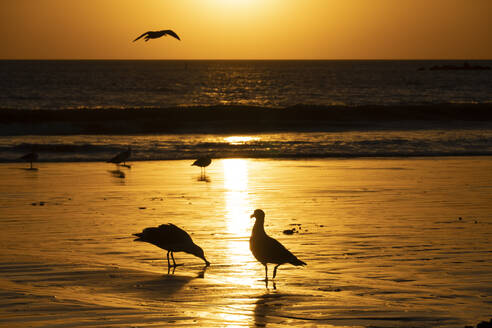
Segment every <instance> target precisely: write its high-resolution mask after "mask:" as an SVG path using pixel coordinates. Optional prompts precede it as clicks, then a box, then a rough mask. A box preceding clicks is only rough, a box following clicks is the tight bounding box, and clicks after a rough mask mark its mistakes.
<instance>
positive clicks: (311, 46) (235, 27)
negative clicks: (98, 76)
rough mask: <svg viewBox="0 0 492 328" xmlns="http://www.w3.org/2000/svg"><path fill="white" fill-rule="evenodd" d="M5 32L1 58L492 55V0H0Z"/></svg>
mask: <svg viewBox="0 0 492 328" xmlns="http://www.w3.org/2000/svg"><path fill="white" fill-rule="evenodd" d="M168 28H170V29H173V30H174V31H176V33H178V34H179V35H180V37H181V39H182V41H181V42H180V41H178V40H175V39H173V38H170V37H166V38H161V39H157V40H151V41H149V42H144V41H143V40H140V41H138V42H135V43H133V42H132V40H133V39H134V38H135V37H137V36H138V35H139V34H141V33H143V32H145V31H148V30H160V29H168ZM0 31H1V35H2V45H1V47H0V59H492V33H491V31H492V0H172V1H170V0H140V1H135V0H0Z"/></svg>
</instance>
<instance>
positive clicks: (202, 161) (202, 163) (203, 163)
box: [191, 156, 212, 177]
mask: <svg viewBox="0 0 492 328" xmlns="http://www.w3.org/2000/svg"><path fill="white" fill-rule="evenodd" d="M210 163H212V159H211V158H210V157H206V156H205V157H199V158H198V159H197V160H196V161H194V162H193V164H191V166H199V167H200V168H201V175H202V177H203V176H204V175H205V168H206V167H207V166H209V165H210Z"/></svg>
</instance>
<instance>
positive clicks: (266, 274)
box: [263, 263, 268, 281]
mask: <svg viewBox="0 0 492 328" xmlns="http://www.w3.org/2000/svg"><path fill="white" fill-rule="evenodd" d="M263 265H264V266H265V281H268V265H267V264H266V263H265V264H263Z"/></svg>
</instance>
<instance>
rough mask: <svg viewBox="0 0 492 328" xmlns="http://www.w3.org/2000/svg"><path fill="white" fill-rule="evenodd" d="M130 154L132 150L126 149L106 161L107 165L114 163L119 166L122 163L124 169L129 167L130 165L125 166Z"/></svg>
mask: <svg viewBox="0 0 492 328" xmlns="http://www.w3.org/2000/svg"><path fill="white" fill-rule="evenodd" d="M131 154H132V148H131V147H128V149H127V150H125V151H122V152H121V153H119V154H118V155H116V156H114V157H113V158H111V159H110V160H108V161H107V163H115V164H116V165H120V163H122V162H123V166H125V167H128V168H129V167H130V165H126V161H127V160H128V159H129V158H130V155H131Z"/></svg>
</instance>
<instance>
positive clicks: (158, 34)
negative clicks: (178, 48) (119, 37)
mask: <svg viewBox="0 0 492 328" xmlns="http://www.w3.org/2000/svg"><path fill="white" fill-rule="evenodd" d="M164 35H170V36H172V37H174V38H176V39H178V40H180V41H181V39H180V38H179V36H178V35H177V34H176V33H174V31H172V30H162V31H148V32H145V33H144V34H142V35H140V36H139V37H138V38H136V39H135V40H133V42H135V41H137V40H138V39H140V38H142V37H144V36H145V42H147V41H149V40H150V39H158V38H160V37H161V36H164Z"/></svg>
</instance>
